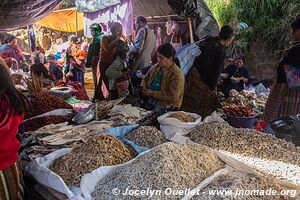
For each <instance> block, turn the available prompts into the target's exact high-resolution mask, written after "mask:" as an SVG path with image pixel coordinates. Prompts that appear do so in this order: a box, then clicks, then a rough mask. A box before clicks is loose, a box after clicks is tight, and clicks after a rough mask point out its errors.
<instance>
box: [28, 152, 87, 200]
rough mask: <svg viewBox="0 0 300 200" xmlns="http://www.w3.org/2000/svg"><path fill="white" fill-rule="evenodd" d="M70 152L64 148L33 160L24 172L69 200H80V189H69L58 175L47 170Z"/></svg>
mask: <svg viewBox="0 0 300 200" xmlns="http://www.w3.org/2000/svg"><path fill="white" fill-rule="evenodd" d="M71 151H72V149H71V148H64V149H60V150H57V151H54V152H52V153H50V154H48V155H46V156H44V157H41V158H37V159H35V160H33V161H32V162H31V163H30V164H29V165H28V166H27V167H26V168H25V170H26V171H27V172H28V173H30V174H31V175H32V176H33V177H34V178H35V179H36V180H37V181H38V182H39V183H41V184H42V185H45V186H47V187H49V188H52V189H54V190H56V191H58V192H61V193H63V194H65V195H67V196H68V198H69V199H76V200H77V199H82V198H81V197H80V194H81V191H80V188H75V187H74V188H69V187H68V186H67V185H66V183H65V182H64V180H63V179H62V178H61V177H60V176H59V175H57V174H56V173H54V172H53V171H51V170H50V169H49V167H50V166H51V165H52V163H53V161H54V160H56V159H58V158H60V157H62V156H64V155H65V154H67V153H70V152H71Z"/></svg>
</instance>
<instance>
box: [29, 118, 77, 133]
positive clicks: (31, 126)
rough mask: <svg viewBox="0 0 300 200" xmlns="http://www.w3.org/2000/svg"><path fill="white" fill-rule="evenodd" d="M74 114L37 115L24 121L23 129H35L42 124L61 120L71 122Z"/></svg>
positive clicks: (56, 122)
mask: <svg viewBox="0 0 300 200" xmlns="http://www.w3.org/2000/svg"><path fill="white" fill-rule="evenodd" d="M74 116H75V114H69V115H65V116H60V115H49V116H44V117H37V118H33V119H30V120H27V121H25V122H24V130H25V132H27V131H35V130H37V129H39V128H41V127H43V126H46V125H50V124H59V123H63V122H69V123H72V118H73V117H74Z"/></svg>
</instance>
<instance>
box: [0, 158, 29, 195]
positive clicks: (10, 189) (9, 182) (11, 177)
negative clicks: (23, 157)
mask: <svg viewBox="0 0 300 200" xmlns="http://www.w3.org/2000/svg"><path fill="white" fill-rule="evenodd" d="M23 198H24V180H23V174H22V170H21V166H20V164H19V163H18V162H16V163H15V164H13V165H12V166H11V167H9V168H7V169H4V170H2V171H0V199H1V200H20V199H23Z"/></svg>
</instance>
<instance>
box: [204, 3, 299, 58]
mask: <svg viewBox="0 0 300 200" xmlns="http://www.w3.org/2000/svg"><path fill="white" fill-rule="evenodd" d="M206 1H207V4H208V6H209V7H210V9H211V10H212V12H213V13H214V15H215V17H216V18H217V20H218V22H219V23H220V25H224V24H233V25H235V26H237V25H238V23H239V22H245V23H247V24H248V25H249V26H250V29H249V30H247V31H242V32H240V33H239V35H238V38H239V40H242V41H243V44H247V48H248V49H249V48H251V44H253V43H254V42H257V41H259V42H261V43H262V45H263V46H264V47H265V49H266V50H267V51H268V52H269V53H274V52H276V51H278V50H282V49H284V47H285V46H286V45H287V44H288V43H289V41H290V34H289V33H290V30H289V25H290V23H291V21H292V20H293V19H295V17H297V16H299V14H300V1H299V0H206ZM245 42H246V43H245Z"/></svg>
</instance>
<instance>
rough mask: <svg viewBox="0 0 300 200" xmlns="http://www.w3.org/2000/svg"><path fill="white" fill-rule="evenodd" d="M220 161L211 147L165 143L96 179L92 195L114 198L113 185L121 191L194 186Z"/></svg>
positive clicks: (130, 197) (216, 167)
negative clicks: (98, 180) (100, 178)
mask: <svg viewBox="0 0 300 200" xmlns="http://www.w3.org/2000/svg"><path fill="white" fill-rule="evenodd" d="M223 166H224V164H223V163H222V162H221V161H220V160H219V159H218V157H217V156H216V155H215V154H214V152H213V150H212V149H210V148H208V147H206V146H202V145H198V144H193V145H182V144H174V143H166V144H162V145H159V146H157V147H155V148H153V149H152V150H151V151H149V152H147V153H145V154H142V155H140V156H138V157H137V158H136V159H135V160H134V161H132V162H130V163H128V164H127V165H125V166H122V167H120V168H118V169H116V170H115V171H113V172H112V173H110V174H109V175H108V176H106V177H105V178H104V179H102V180H100V182H98V184H97V186H96V189H95V192H94V193H93V194H92V196H93V197H94V198H95V199H98V200H102V199H103V200H104V199H105V200H106V199H115V198H116V197H115V196H114V195H113V194H112V189H113V188H118V189H119V190H120V191H121V192H125V191H126V188H128V189H130V190H131V189H132V190H147V189H148V188H149V189H150V190H160V191H165V190H166V189H167V188H172V189H173V190H176V189H187V188H191V189H192V188H194V187H195V186H196V185H197V184H198V183H199V182H201V181H202V180H203V179H204V178H206V177H207V176H210V175H211V174H213V173H214V172H215V171H217V170H219V169H220V168H222V167H223ZM124 198H126V199H180V198H182V196H179V195H177V196H176V195H174V196H172V195H170V196H167V195H165V193H164V192H162V193H161V194H160V195H159V194H155V195H154V196H152V197H149V196H143V195H140V196H128V195H127V196H126V197H125V196H124Z"/></svg>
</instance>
